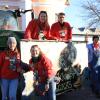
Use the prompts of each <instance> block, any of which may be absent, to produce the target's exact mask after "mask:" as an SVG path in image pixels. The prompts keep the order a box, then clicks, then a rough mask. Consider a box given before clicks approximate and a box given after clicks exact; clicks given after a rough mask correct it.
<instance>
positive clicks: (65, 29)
mask: <svg viewBox="0 0 100 100" xmlns="http://www.w3.org/2000/svg"><path fill="white" fill-rule="evenodd" d="M64 19H65V13H62V12H61V13H59V14H58V22H56V23H54V24H52V26H51V36H52V39H54V40H60V41H63V40H64V41H67V42H70V41H71V39H72V30H71V26H70V24H69V23H68V22H65V21H64Z"/></svg>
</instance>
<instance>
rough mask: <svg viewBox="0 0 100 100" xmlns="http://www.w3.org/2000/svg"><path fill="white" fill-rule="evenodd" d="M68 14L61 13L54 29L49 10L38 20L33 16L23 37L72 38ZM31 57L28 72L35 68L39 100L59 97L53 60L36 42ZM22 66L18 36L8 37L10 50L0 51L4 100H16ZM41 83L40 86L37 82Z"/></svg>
mask: <svg viewBox="0 0 100 100" xmlns="http://www.w3.org/2000/svg"><path fill="white" fill-rule="evenodd" d="M64 18H65V14H64V13H59V14H58V22H56V23H54V24H53V25H52V26H51V28H50V25H49V23H48V15H47V12H46V11H41V12H40V14H39V17H38V19H32V20H31V21H30V22H29V24H28V26H27V28H26V31H25V34H24V39H28V40H31V39H38V40H40V39H41V40H44V39H47V40H51V39H52V40H66V41H70V40H71V38H72V32H71V27H70V24H69V23H67V22H64ZM30 52H31V57H30V60H29V64H27V67H28V68H27V69H28V71H33V73H35V75H36V78H35V79H34V81H35V82H34V84H35V83H36V84H35V85H34V87H35V89H36V91H38V90H39V92H40V93H39V92H38V93H39V98H38V99H39V100H56V82H55V80H54V77H55V75H56V73H55V72H54V70H53V68H52V67H53V65H52V62H51V60H50V59H48V58H47V57H46V55H45V54H44V53H43V52H42V51H41V49H40V48H39V46H38V45H33V46H32V47H31V49H30ZM23 72H24V70H23V67H22V66H21V57H20V52H19V51H18V48H17V41H16V38H15V37H13V36H10V37H8V40H7V49H6V50H4V51H2V52H1V53H0V79H1V80H0V86H1V92H2V100H7V99H9V100H16V94H17V88H18V84H19V83H18V82H19V77H20V73H23ZM37 83H38V85H37Z"/></svg>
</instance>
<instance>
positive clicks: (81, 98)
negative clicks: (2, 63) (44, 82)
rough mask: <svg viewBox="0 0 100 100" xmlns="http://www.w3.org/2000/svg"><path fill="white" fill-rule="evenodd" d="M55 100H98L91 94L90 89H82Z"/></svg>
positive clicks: (98, 99)
mask: <svg viewBox="0 0 100 100" xmlns="http://www.w3.org/2000/svg"><path fill="white" fill-rule="evenodd" d="M57 100H100V98H98V97H97V96H96V95H95V94H94V93H92V91H91V89H90V88H88V87H84V88H83V87H82V88H80V89H76V90H73V91H70V92H67V93H64V94H63V95H60V96H57Z"/></svg>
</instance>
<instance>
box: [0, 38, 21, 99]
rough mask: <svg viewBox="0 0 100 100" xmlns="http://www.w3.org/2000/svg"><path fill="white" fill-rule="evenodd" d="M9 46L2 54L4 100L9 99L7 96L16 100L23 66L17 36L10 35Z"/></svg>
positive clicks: (0, 65) (0, 64) (0, 59)
mask: <svg viewBox="0 0 100 100" xmlns="http://www.w3.org/2000/svg"><path fill="white" fill-rule="evenodd" d="M7 46H8V49H7V50H5V51H2V52H1V54H0V69H1V73H0V74H1V91H2V100H7V97H8V98H9V100H16V92H17V87H18V78H19V72H20V71H21V68H20V66H19V64H20V54H19V52H18V49H17V41H16V39H15V37H8V41H7Z"/></svg>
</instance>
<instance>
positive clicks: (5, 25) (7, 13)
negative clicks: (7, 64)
mask: <svg viewBox="0 0 100 100" xmlns="http://www.w3.org/2000/svg"><path fill="white" fill-rule="evenodd" d="M8 36H15V37H16V39H17V41H18V42H19V40H20V38H23V32H22V31H21V30H20V29H19V24H18V15H17V13H16V12H15V11H12V10H0V51H2V50H4V49H5V48H6V42H7V38H8Z"/></svg>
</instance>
